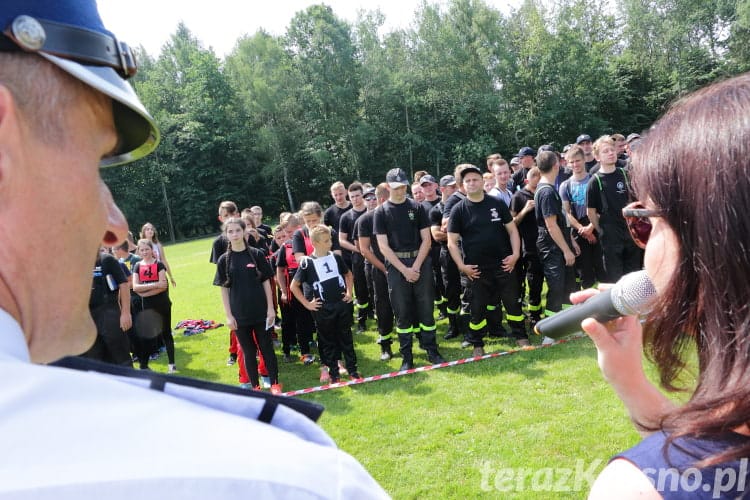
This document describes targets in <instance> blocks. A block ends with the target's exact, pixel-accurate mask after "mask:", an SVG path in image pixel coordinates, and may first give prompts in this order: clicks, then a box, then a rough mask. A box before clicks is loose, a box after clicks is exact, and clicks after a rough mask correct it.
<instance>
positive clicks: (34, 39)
mask: <svg viewBox="0 0 750 500" xmlns="http://www.w3.org/2000/svg"><path fill="white" fill-rule="evenodd" d="M11 31H12V32H13V36H14V37H15V39H16V41H17V42H18V43H19V44H20V45H21V47H22V48H24V49H26V50H39V49H41V48H42V47H44V42H45V40H46V39H47V34H46V33H45V32H44V28H43V27H42V25H41V24H39V21H37V20H36V19H34V18H33V17H30V16H18V17H17V18H15V19H14V20H13V24H12V25H11Z"/></svg>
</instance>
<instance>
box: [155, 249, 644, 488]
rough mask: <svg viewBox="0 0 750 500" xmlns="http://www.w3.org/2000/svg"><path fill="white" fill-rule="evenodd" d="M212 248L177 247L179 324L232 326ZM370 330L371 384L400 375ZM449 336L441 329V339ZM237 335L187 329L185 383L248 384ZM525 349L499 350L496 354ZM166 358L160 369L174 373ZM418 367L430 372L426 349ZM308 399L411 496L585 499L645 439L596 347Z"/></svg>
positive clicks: (365, 345) (313, 372)
mask: <svg viewBox="0 0 750 500" xmlns="http://www.w3.org/2000/svg"><path fill="white" fill-rule="evenodd" d="M210 246H211V239H204V240H197V241H191V242H188V243H182V244H178V245H172V246H168V247H167V248H166V251H167V256H168V258H169V262H170V265H171V267H172V271H173V274H174V277H175V279H176V280H177V287H176V288H174V289H172V290H171V291H170V293H171V297H172V301H173V303H174V305H173V314H172V318H173V321H174V323H175V324H176V323H177V322H178V321H179V320H181V319H188V318H191V319H199V318H200V319H213V320H216V321H219V322H223V321H224V320H225V319H224V313H223V308H222V306H221V298H220V292H219V289H218V288H217V287H214V286H212V285H211V283H212V280H213V274H214V266H213V265H212V264H210V263H209V262H208V255H209V250H210ZM370 323H371V324H369V325H368V326H369V327H370V329H369V330H368V332H366V333H365V334H361V335H355V342H356V346H355V347H356V350H357V356H358V360H359V365H360V368H361V373H362V375H363V376H369V375H376V374H381V373H386V372H390V371H395V370H397V369H398V368H399V366H400V358H395V359H392V360H391V361H389V362H387V363H384V362H382V361H380V360H379V359H378V356H379V348H378V346H377V345H376V344H375V339H376V338H377V333H376V332H375V325H374V322H370ZM446 328H447V325H446V324H445V321H442V322H439V323H438V334H439V337H440V338H442V335H443V334H444V333H445V330H446ZM228 335H229V332H228V330H227V328H226V327H222V328H219V329H216V330H209V331H207V332H206V333H203V334H198V335H193V336H189V337H185V336H182V334H181V333H180V332H178V333H177V334H176V336H175V345H176V348H177V366H178V368H179V370H180V374H181V375H183V376H188V377H195V378H201V379H206V380H211V381H216V382H223V383H227V384H236V383H237V367H236V366H233V367H229V366H226V364H225V363H226V358H227V346H228ZM532 343H539V339H536V338H535V339H532ZM513 348H514V346H513V345H511V344H508V343H501V342H495V343H489V344H488V346H487V347H486V348H485V349H486V350H487V352H494V351H507V350H510V349H513ZM440 350H441V353H442V354H443V356H444V357H445V358H446V359H459V358H464V357H467V356H468V355H470V349H461V347H460V341H458V340H455V339H454V340H451V341H442V342H441V345H440ZM164 358H165V357H164V356H162V359H160V360H158V361H156V362H154V363H152V367H153V368H154V369H155V370H159V371H166V360H165V359H164ZM279 361H280V364H279V367H280V379H281V382H282V383H283V384H284V390H285V391H289V390H295V389H301V388H304V387H311V386H316V385H319V383H318V376H319V371H318V370H319V368H318V366H317V364H314V365H311V366H303V365H302V364H301V363H299V362H295V363H292V364H285V363H282V362H281V360H280V356H279ZM415 361H416V363H417V364H418V365H424V364H426V363H427V360H426V356H425V355H424V353H422V352H421V351H420V350H419V349H417V348H416V347H415ZM303 397H304V398H305V399H308V400H311V401H315V402H318V403H321V404H323V405H324V406H325V407H326V411H325V413H324V414H323V417H322V418H321V420H320V425H321V426H322V427H323V428H324V429H325V430H326V431H327V432H328V433H329V434H330V435H331V436H332V437H333V438H334V439H335V440H336V442H337V444H338V446H339V447H340V448H342V449H343V450H345V451H347V452H348V453H350V454H352V455H353V456H354V457H356V458H357V459H358V460H359V461H360V462H361V463H362V464H363V465H364V466H365V467H366V468H367V469H368V471H370V473H371V474H372V475H373V476H374V477H375V478H376V479H377V480H378V481H379V482H380V484H381V485H382V486H383V487H384V488H385V489H386V491H388V492H389V493H390V494H391V495H392V496H393V497H394V498H399V499H401V498H581V497H585V495H586V492H587V491H588V488H589V482H588V478H589V477H591V476H595V475H596V474H597V473H598V472H599V471H600V470H601V469H602V468H603V466H604V465H605V464H606V461H607V460H608V458H609V457H610V456H612V455H613V454H614V453H616V452H617V451H619V450H623V449H625V448H627V447H630V446H632V445H633V444H635V443H636V442H637V441H638V439H639V437H638V434H637V433H636V432H635V430H634V429H633V427H632V425H631V424H630V421H629V419H628V417H627V414H626V412H625V409H624V408H623V406H622V405H621V404H620V402H619V400H618V399H617V397H616V396H615V395H614V393H613V392H612V391H611V390H610V388H609V387H608V385H607V384H606V383H605V382H604V381H603V380H602V377H601V375H600V373H599V369H598V367H597V364H596V350H595V349H594V347H593V344H592V343H591V342H590V341H589V340H588V339H585V338H581V339H577V340H573V341H570V342H568V343H565V344H559V345H555V346H551V347H547V348H543V349H536V350H531V351H521V352H517V353H515V354H512V355H508V356H501V357H498V358H493V359H488V360H483V361H479V362H474V363H468V364H466V365H461V366H455V367H448V368H442V369H438V370H432V371H429V372H424V373H416V374H413V375H408V376H403V377H398V378H395V379H388V380H382V381H376V382H369V383H365V384H360V385H355V386H351V387H342V388H337V389H332V390H327V391H322V392H316V393H313V394H308V395H305V396H303ZM325 466H326V464H320V467H325Z"/></svg>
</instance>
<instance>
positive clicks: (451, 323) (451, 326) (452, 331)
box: [444, 314, 458, 340]
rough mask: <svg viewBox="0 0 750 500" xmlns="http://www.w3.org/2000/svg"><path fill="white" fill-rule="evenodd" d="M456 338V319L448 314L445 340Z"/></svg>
mask: <svg viewBox="0 0 750 500" xmlns="http://www.w3.org/2000/svg"><path fill="white" fill-rule="evenodd" d="M456 337H458V318H457V317H456V315H455V314H448V333H446V334H445V337H444V338H445V340H450V339H455V338H456Z"/></svg>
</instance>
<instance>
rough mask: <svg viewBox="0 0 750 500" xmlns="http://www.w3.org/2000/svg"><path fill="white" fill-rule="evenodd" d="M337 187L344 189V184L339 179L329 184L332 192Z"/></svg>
mask: <svg viewBox="0 0 750 500" xmlns="http://www.w3.org/2000/svg"><path fill="white" fill-rule="evenodd" d="M339 188H341V189H346V186H344V183H343V182H341V181H336V182H334V183H333V184H331V192H334V191H336V190H337V189H339Z"/></svg>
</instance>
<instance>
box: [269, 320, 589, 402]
mask: <svg viewBox="0 0 750 500" xmlns="http://www.w3.org/2000/svg"><path fill="white" fill-rule="evenodd" d="M581 337H585V335H583V334H578V335H573V336H570V337H567V338H566V339H563V340H558V341H556V342H554V343H551V344H546V345H536V346H527V347H519V348H518V349H511V350H509V351H497V352H491V353H488V354H484V355H482V356H472V357H469V358H463V359H457V360H455V361H445V362H444V363H436V364H434V365H427V366H420V367H418V368H412V369H410V370H401V371H396V372H390V373H383V374H382V375H372V376H369V377H363V378H360V379H356V380H347V381H345V382H344V381H341V382H338V383H336V384H325V385H318V386H315V387H307V388H305V389H297V390H296V391H289V392H284V393H282V394H281V395H282V396H299V395H301V394H310V393H311V392H320V391H327V390H330V389H338V388H340V387H348V386H351V385H359V384H365V383H367V382H376V381H378V380H385V379H389V378H396V377H403V376H404V375H411V374H412V373H420V372H426V371H430V370H437V369H438V368H446V367H448V366H457V365H464V364H466V363H474V362H476V361H482V360H485V359H492V358H499V357H500V356H506V355H508V354H515V353H517V352H521V351H534V350H536V349H539V348H547V347H551V346H553V345H557V344H564V343H566V342H569V341H571V340H575V339H578V338H581Z"/></svg>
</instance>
